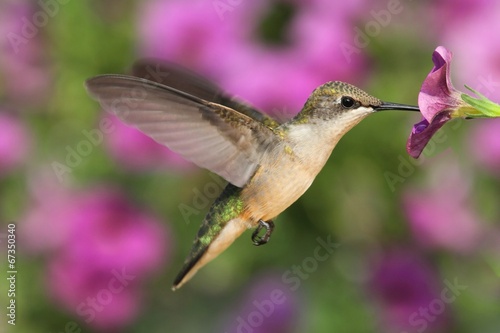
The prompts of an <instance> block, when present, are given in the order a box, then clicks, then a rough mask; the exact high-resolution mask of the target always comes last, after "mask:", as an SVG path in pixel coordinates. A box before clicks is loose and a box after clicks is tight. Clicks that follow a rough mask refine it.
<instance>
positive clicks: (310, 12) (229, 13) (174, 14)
mask: <svg viewBox="0 0 500 333" xmlns="http://www.w3.org/2000/svg"><path fill="white" fill-rule="evenodd" d="M218 3H220V2H206V1H190V2H186V1H166V0H152V1H149V2H147V4H146V5H145V7H144V9H143V14H142V15H141V18H140V23H139V26H140V34H141V37H142V38H141V40H142V41H143V45H142V52H143V54H144V55H145V56H148V57H160V58H164V59H167V60H170V61H173V62H178V63H180V64H182V65H185V66H187V67H190V68H192V69H194V70H196V71H199V72H200V73H202V74H204V75H206V76H208V77H211V78H212V79H214V80H216V81H217V83H219V84H220V85H221V86H222V87H224V88H225V89H227V90H228V91H230V92H231V93H233V94H236V95H238V96H240V97H241V98H243V99H246V100H248V101H250V102H251V104H253V105H255V106H257V107H259V108H261V109H263V110H265V111H267V112H270V111H272V110H274V111H276V110H292V112H290V114H289V115H293V114H295V113H297V112H298V111H299V110H300V108H301V107H302V105H303V104H304V101H305V100H306V98H307V96H308V95H309V94H310V92H311V91H312V90H313V89H314V88H315V87H317V86H318V85H320V84H323V83H324V82H326V81H330V80H332V79H333V78H335V79H336V80H349V81H350V82H353V81H356V80H358V79H359V78H360V77H361V75H362V74H363V73H364V69H365V68H364V66H363V65H364V58H363V57H356V58H357V59H354V60H353V61H352V62H348V61H347V60H346V59H345V55H344V54H343V52H342V50H341V48H339V44H341V43H342V42H343V41H344V40H348V41H350V40H353V37H354V32H353V30H352V29H351V27H352V23H353V22H354V20H355V19H356V18H358V17H359V16H360V13H361V12H364V11H362V10H361V8H362V5H361V4H362V3H365V2H364V1H363V0H359V1H355V2H344V3H341V2H336V3H332V2H331V1H330V2H329V1H325V0H317V1H313V2H307V3H306V2H304V1H299V0H295V1H287V2H284V3H279V4H278V3H275V2H265V1H263V0H258V1H243V2H239V3H238V4H230V3H228V4H226V6H222V7H218V6H217V4H218ZM276 6H281V7H280V8H279V9H277V7H276ZM277 10H281V13H282V14H283V13H285V12H286V13H288V14H286V15H288V18H286V19H284V21H285V22H283V24H282V30H283V31H282V32H280V33H278V35H279V36H277V37H276V36H274V37H273V38H278V39H280V38H281V39H283V40H278V41H276V40H269V37H265V34H264V35H263V33H262V30H263V29H262V24H263V22H266V20H268V22H267V23H269V22H270V20H271V21H272V22H274V23H276V21H277V20H278V19H277V18H274V19H273V16H272V15H273V14H275V11H277ZM279 19H283V17H281V18H279ZM268 30H269V29H268ZM275 30H278V29H275Z"/></svg>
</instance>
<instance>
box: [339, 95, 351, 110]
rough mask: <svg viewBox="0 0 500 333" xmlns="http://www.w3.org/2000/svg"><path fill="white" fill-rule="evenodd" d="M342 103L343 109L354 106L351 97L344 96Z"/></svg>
mask: <svg viewBox="0 0 500 333" xmlns="http://www.w3.org/2000/svg"><path fill="white" fill-rule="evenodd" d="M340 103H341V104H342V106H343V107H345V108H350V107H352V106H353V105H354V99H353V98H352V97H349V96H343V97H342V99H341V100H340Z"/></svg>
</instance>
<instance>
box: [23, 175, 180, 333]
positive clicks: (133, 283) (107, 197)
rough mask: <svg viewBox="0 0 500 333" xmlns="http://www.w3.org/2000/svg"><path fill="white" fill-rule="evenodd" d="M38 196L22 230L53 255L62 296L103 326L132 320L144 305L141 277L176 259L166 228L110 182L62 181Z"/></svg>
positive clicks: (53, 285) (54, 288) (55, 292)
mask: <svg viewBox="0 0 500 333" xmlns="http://www.w3.org/2000/svg"><path fill="white" fill-rule="evenodd" d="M42 183H43V182H38V184H42ZM56 188H57V187H56V186H51V187H48V188H47V190H50V189H52V190H54V189H56ZM39 192H40V191H39ZM34 199H35V200H36V201H35V203H34V207H33V208H32V209H31V212H30V213H28V216H27V218H26V224H24V225H23V228H21V230H20V231H19V232H20V237H21V239H23V243H24V244H26V248H27V249H28V250H32V251H33V250H35V251H40V252H43V253H45V254H47V255H48V275H47V282H48V289H49V291H50V294H51V296H52V297H53V298H54V300H55V301H56V302H57V303H59V304H60V305H61V306H63V307H65V308H68V309H69V311H70V312H71V311H72V312H75V313H76V315H78V316H81V317H83V318H84V320H85V321H86V322H87V323H88V324H89V325H91V326H95V327H97V328H101V329H111V328H118V327H122V326H123V325H125V324H127V323H129V322H131V321H132V320H133V319H134V318H135V316H136V315H137V313H138V311H139V309H140V304H139V301H140V296H141V289H140V286H141V284H142V283H143V282H144V281H145V280H146V279H147V278H148V277H149V276H150V275H151V274H152V273H153V272H155V271H157V270H158V269H159V268H160V267H161V266H162V265H163V264H164V262H165V261H166V259H167V258H168V245H169V243H170V242H169V240H168V235H167V233H166V232H165V227H164V226H163V225H162V224H161V223H160V222H159V221H158V220H157V219H156V218H154V217H152V216H151V215H149V214H147V213H146V212H143V211H141V210H139V209H138V208H136V207H134V206H133V205H132V204H131V203H130V202H129V201H128V200H126V199H125V198H124V197H123V196H122V195H120V194H119V193H117V192H115V191H113V190H109V189H105V188H102V189H91V190H87V191H85V192H81V193H80V192H73V191H70V190H68V189H60V188H59V189H58V190H55V191H53V192H51V195H50V196H47V195H45V197H40V193H37V192H35V193H34ZM44 228H45V230H47V231H44ZM40 238H42V240H41V239H40ZM43 238H47V239H43ZM92 300H93V301H92ZM92 302H97V303H96V304H97V305H93V304H94V303H92Z"/></svg>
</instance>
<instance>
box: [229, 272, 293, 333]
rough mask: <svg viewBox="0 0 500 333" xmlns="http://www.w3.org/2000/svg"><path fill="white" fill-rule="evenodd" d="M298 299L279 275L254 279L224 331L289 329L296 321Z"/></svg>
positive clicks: (265, 332)
mask: <svg viewBox="0 0 500 333" xmlns="http://www.w3.org/2000/svg"><path fill="white" fill-rule="evenodd" d="M298 315H299V308H298V300H297V299H296V296H295V295H294V294H293V293H292V292H291V291H290V288H289V286H287V285H285V284H283V283H282V281H281V277H280V276H278V275H276V276H274V275H268V276H264V277H261V278H259V279H257V281H256V282H255V283H254V284H253V286H251V287H250V289H249V290H248V291H247V293H246V295H245V297H244V298H243V300H242V304H241V305H240V306H239V307H238V308H237V312H235V313H233V314H232V315H231V316H230V318H231V319H230V324H229V325H228V326H229V329H226V330H223V331H224V332H254V333H278V332H293V331H294V327H296V326H297V323H298Z"/></svg>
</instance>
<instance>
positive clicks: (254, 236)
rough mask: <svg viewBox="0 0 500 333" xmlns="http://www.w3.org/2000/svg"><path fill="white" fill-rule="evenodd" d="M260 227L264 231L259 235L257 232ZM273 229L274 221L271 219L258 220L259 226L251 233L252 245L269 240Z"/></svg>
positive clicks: (262, 243)
mask: <svg viewBox="0 0 500 333" xmlns="http://www.w3.org/2000/svg"><path fill="white" fill-rule="evenodd" d="M262 228H265V229H266V233H265V234H264V235H263V236H262V237H260V236H259V232H260V231H261V230H262ZM273 230H274V223H273V221H267V222H266V221H262V220H259V226H258V227H257V229H255V231H254V232H253V234H252V242H253V245H255V246H259V245H264V244H266V243H267V242H269V238H271V234H272V233H273Z"/></svg>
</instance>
